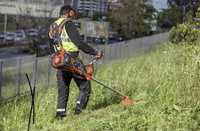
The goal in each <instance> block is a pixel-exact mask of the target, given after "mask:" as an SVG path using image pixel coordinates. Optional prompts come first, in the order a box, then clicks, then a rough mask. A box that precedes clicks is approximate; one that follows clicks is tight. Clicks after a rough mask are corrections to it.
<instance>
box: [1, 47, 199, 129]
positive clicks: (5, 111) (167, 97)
mask: <svg viewBox="0 0 200 131" xmlns="http://www.w3.org/2000/svg"><path fill="white" fill-rule="evenodd" d="M95 76H96V77H97V79H99V80H102V81H105V82H106V83H108V84H109V85H112V86H113V87H114V88H116V89H117V90H119V91H121V92H124V93H125V94H127V95H129V96H130V97H132V98H133V99H134V100H143V102H139V103H136V104H135V105H134V106H130V107H124V106H122V105H121V104H118V103H119V102H120V98H119V97H118V96H117V95H116V94H114V93H112V92H110V91H109V90H107V89H104V88H102V87H101V86H99V85H97V84H96V83H94V82H93V83H92V89H93V91H92V95H91V99H90V101H89V105H88V107H87V109H86V110H85V111H84V112H83V113H82V114H81V115H78V116H77V115H74V114H73V112H74V107H75V100H76V96H77V93H78V89H77V87H76V86H75V84H74V83H72V86H71V90H70V98H69V103H68V117H67V118H66V119H64V120H63V121H58V120H56V119H54V115H55V109H56V96H57V90H56V84H55V85H52V88H50V89H49V90H48V91H44V92H40V93H38V94H37V97H36V113H37V114H36V115H37V116H36V124H35V125H32V127H31V129H32V130H34V131H77V130H78V131H104V130H105V131H112V130H113V131H146V130H150V131H160V130H161V131H200V46H199V45H196V46H192V45H189V46H177V45H171V44H163V45H161V46H158V47H156V48H155V49H153V50H152V51H151V52H150V53H146V54H144V55H143V56H140V57H137V58H130V59H125V60H118V61H113V62H111V63H109V64H106V65H103V66H102V67H101V68H100V69H98V70H97V72H96V73H95ZM42 85H43V84H41V85H38V86H42ZM29 109H30V99H29V98H25V99H23V100H21V101H20V102H14V103H8V104H6V105H4V106H1V107H0V112H1V114H0V121H1V123H0V130H2V131H16V130H17V131H23V130H27V123H28V121H27V120H28V115H29Z"/></svg>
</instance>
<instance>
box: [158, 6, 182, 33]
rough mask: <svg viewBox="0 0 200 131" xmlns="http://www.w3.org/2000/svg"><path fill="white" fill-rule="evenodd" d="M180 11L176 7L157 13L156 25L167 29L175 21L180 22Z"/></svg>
mask: <svg viewBox="0 0 200 131" xmlns="http://www.w3.org/2000/svg"><path fill="white" fill-rule="evenodd" d="M181 14H182V12H181V11H180V10H178V9H177V8H170V9H165V10H163V12H159V14H158V26H159V27H161V28H162V29H169V28H171V27H172V26H174V25H176V24H177V23H181V22H182V17H181Z"/></svg>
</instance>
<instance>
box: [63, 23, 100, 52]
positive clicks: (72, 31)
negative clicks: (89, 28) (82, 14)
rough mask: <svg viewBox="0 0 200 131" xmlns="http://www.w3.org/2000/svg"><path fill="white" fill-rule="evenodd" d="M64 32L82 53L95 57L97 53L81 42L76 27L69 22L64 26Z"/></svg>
mask: <svg viewBox="0 0 200 131" xmlns="http://www.w3.org/2000/svg"><path fill="white" fill-rule="evenodd" d="M65 30H66V32H67V34H68V36H69V38H70V39H71V41H72V42H73V43H74V44H75V45H76V46H77V47H78V48H79V49H80V50H82V51H83V52H85V53H87V54H90V55H96V54H97V51H96V50H95V49H93V48H92V47H91V46H89V45H88V44H86V43H85V42H83V40H82V39H81V36H80V33H79V32H78V30H77V28H76V26H75V25H74V24H73V22H71V21H69V22H66V24H65Z"/></svg>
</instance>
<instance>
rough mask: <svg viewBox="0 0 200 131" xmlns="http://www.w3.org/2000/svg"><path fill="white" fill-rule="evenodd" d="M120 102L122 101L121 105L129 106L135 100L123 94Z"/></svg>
mask: <svg viewBox="0 0 200 131" xmlns="http://www.w3.org/2000/svg"><path fill="white" fill-rule="evenodd" d="M121 103H122V105H124V106H131V105H133V104H134V103H135V102H134V101H133V100H132V99H131V98H129V97H128V96H124V97H123V100H122V102H121Z"/></svg>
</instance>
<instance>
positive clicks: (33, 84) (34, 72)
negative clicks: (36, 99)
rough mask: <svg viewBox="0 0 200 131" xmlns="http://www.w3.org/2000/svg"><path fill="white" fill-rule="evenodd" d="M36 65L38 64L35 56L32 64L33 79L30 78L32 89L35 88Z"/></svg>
mask: <svg viewBox="0 0 200 131" xmlns="http://www.w3.org/2000/svg"><path fill="white" fill-rule="evenodd" d="M37 64H38V57H37V56H35V60H34V64H33V77H32V87H34V88H35V86H36V82H37Z"/></svg>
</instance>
